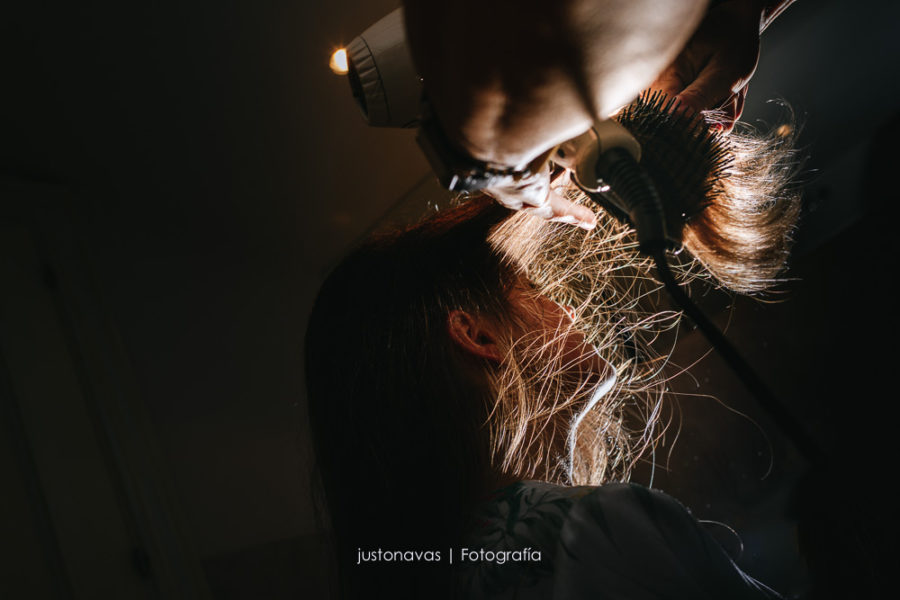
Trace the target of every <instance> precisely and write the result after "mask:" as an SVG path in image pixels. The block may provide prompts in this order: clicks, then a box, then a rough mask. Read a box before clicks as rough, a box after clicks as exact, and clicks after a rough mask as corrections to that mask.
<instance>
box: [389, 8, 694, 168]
mask: <svg viewBox="0 0 900 600" xmlns="http://www.w3.org/2000/svg"><path fill="white" fill-rule="evenodd" d="M404 5H405V9H406V10H405V12H406V20H407V34H408V38H409V42H410V47H411V50H412V53H413V58H414V60H415V62H416V65H417V68H418V69H419V73H420V74H421V75H422V77H423V78H424V80H425V86H426V92H427V94H428V97H429V100H430V101H431V103H432V104H433V106H434V108H435V112H436V113H437V116H438V118H439V120H440V121H441V123H442V125H443V126H444V128H445V130H446V132H447V134H448V136H449V137H450V138H451V139H452V140H453V141H455V142H456V143H457V145H459V146H460V147H461V148H462V149H463V150H465V151H467V152H469V153H470V154H471V155H473V156H475V157H476V158H480V159H482V160H488V161H491V162H496V163H500V164H506V165H518V164H522V163H524V162H527V161H528V160H530V159H531V158H534V157H535V156H537V155H538V154H540V153H541V152H543V151H545V150H547V149H548V148H551V147H553V146H554V145H556V144H557V143H560V142H562V141H564V140H566V139H568V138H571V137H573V136H574V135H577V134H578V133H581V132H582V131H584V130H585V129H587V128H588V127H589V126H590V123H591V122H592V121H593V119H594V118H595V117H597V116H605V115H607V114H609V113H611V112H612V111H614V110H616V109H617V108H619V107H620V106H621V105H623V104H625V103H627V102H628V101H630V100H631V99H632V98H634V96H636V95H637V93H639V92H640V90H641V89H643V88H644V87H646V86H647V85H649V84H650V82H652V81H653V79H654V77H655V76H656V75H657V74H658V73H659V72H660V71H661V70H662V69H663V68H665V67H666V66H667V65H668V64H669V63H670V62H671V60H672V59H673V58H674V57H675V55H676V54H677V53H678V51H679V50H680V49H681V48H682V47H683V46H684V43H685V42H686V41H687V39H688V38H689V37H690V35H691V33H692V32H693V31H694V29H695V28H696V25H697V23H698V22H699V20H700V18H701V17H702V15H703V11H704V9H705V6H706V0H689V1H680V2H666V3H658V2H654V1H653V0H631V1H630V2H623V1H621V0H620V1H614V0H556V1H547V2H539V1H536V0H527V1H521V2H516V3H513V2H502V1H500V0H481V1H477V2H476V1H474V0H461V1H460V2H456V3H453V4H452V6H448V5H446V4H445V3H435V2H433V1H430V0H405V2H404Z"/></svg>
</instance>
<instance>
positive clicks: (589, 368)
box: [509, 284, 616, 387]
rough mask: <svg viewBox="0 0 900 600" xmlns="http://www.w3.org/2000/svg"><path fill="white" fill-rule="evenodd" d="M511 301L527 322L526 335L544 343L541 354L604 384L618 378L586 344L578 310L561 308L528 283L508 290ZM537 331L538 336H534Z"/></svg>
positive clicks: (604, 360)
mask: <svg viewBox="0 0 900 600" xmlns="http://www.w3.org/2000/svg"><path fill="white" fill-rule="evenodd" d="M509 300H510V303H511V304H512V305H513V307H514V308H515V310H516V312H517V313H518V314H519V316H520V317H521V319H522V321H524V323H525V324H526V328H527V330H528V331H526V336H528V337H529V338H531V337H534V338H535V341H536V342H537V343H539V344H541V349H540V352H541V355H543V356H546V359H547V360H555V361H557V364H558V366H559V368H561V369H562V370H563V371H565V372H567V373H579V374H582V375H583V376H588V377H591V378H596V379H597V381H596V383H597V384H604V387H607V386H609V385H611V384H612V383H613V382H614V381H615V377H616V373H615V369H614V368H613V366H612V365H611V364H609V363H608V362H607V361H606V359H604V358H603V357H602V356H600V354H599V353H598V352H597V349H596V348H594V347H593V346H592V345H590V344H589V343H587V341H586V340H585V337H584V334H583V333H582V332H581V331H580V330H579V329H578V328H577V327H576V325H575V320H574V317H575V311H573V310H571V309H566V308H563V307H561V306H560V305H559V304H557V303H556V302H554V301H553V300H551V299H549V298H547V297H546V296H542V295H540V294H537V293H536V292H535V291H534V290H533V289H532V288H531V287H530V286H528V285H527V284H518V285H516V286H514V287H513V288H512V289H511V290H510V292H509ZM534 334H538V335H534Z"/></svg>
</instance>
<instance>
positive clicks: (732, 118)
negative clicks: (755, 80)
mask: <svg viewBox="0 0 900 600" xmlns="http://www.w3.org/2000/svg"><path fill="white" fill-rule="evenodd" d="M747 87H748V86H744V87H743V88H741V89H740V90H739V91H737V92H735V93H734V94H732V95H731V97H730V98H728V100H726V101H725V102H724V103H723V104H722V105H721V106H720V107H719V108H718V110H717V114H716V124H717V125H719V126H720V130H721V131H724V132H725V133H729V132H730V131H731V130H732V129H734V124H735V123H736V122H737V121H738V119H740V118H741V114H742V113H743V112H744V101H745V100H746V99H747Z"/></svg>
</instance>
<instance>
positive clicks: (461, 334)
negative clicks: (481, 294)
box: [447, 310, 503, 363]
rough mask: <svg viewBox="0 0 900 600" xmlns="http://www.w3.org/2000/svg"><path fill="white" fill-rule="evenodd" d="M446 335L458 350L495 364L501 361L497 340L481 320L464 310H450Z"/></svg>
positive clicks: (501, 355) (501, 356)
mask: <svg viewBox="0 0 900 600" xmlns="http://www.w3.org/2000/svg"><path fill="white" fill-rule="evenodd" d="M447 333H448V334H449V335H450V339H451V340H453V342H454V343H455V344H456V345H457V346H458V347H459V348H462V349H463V350H465V351H466V352H468V353H470V354H473V355H475V356H478V357H480V358H486V359H488V360H491V361H493V362H497V363H499V362H500V361H502V360H503V353H502V352H501V351H500V346H499V345H498V344H497V338H496V336H495V334H494V333H493V331H491V329H490V328H489V327H487V324H486V322H485V321H484V320H483V319H478V318H475V317H473V316H472V315H471V314H469V313H467V312H466V311H464V310H452V311H450V314H448V315H447Z"/></svg>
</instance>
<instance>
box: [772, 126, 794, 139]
mask: <svg viewBox="0 0 900 600" xmlns="http://www.w3.org/2000/svg"><path fill="white" fill-rule="evenodd" d="M792 133H794V128H793V127H791V126H790V125H787V124H785V125H782V126H781V127H779V128H778V129H776V130H775V135H777V136H779V137H787V136H789V135H791V134H792Z"/></svg>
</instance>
